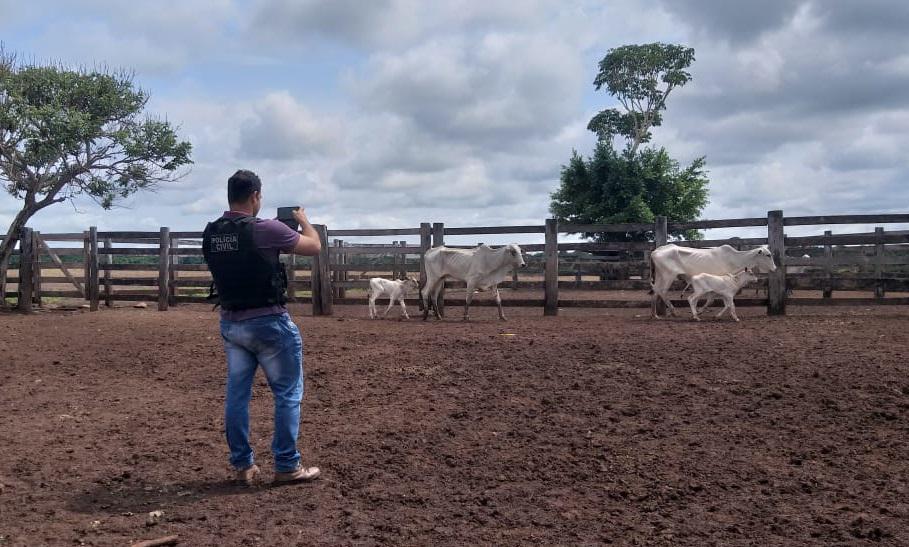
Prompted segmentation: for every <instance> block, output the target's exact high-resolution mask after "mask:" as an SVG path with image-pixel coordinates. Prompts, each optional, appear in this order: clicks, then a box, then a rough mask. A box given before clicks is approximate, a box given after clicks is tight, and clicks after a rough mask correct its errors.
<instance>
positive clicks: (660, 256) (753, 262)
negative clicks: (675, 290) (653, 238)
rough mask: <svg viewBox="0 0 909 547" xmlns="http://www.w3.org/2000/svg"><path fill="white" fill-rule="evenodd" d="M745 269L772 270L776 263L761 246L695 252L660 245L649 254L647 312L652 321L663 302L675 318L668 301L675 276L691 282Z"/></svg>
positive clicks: (729, 247) (723, 247)
mask: <svg viewBox="0 0 909 547" xmlns="http://www.w3.org/2000/svg"><path fill="white" fill-rule="evenodd" d="M745 268H749V269H755V268H759V269H761V270H767V271H771V272H772V271H775V270H776V264H775V263H774V262H773V255H772V254H771V253H770V248H769V247H767V245H761V246H760V247H757V248H756V249H751V250H750V251H736V250H735V249H734V248H733V247H732V246H730V245H722V246H720V247H711V248H707V249H697V248H692V247H680V246H678V245H674V244H672V243H670V244H668V245H662V246H660V247H658V248H656V249H654V251H653V252H652V253H650V283H651V286H652V287H653V288H652V292H653V298H652V300H651V305H650V313H651V316H653V317H654V318H657V319H658V318H659V315H657V302H658V301H659V300H662V301H663V302H665V303H666V309H667V311H668V313H669V314H670V315H675V308H674V307H673V305H672V302H671V301H670V300H669V296H668V295H669V288H670V287H671V286H672V282H673V281H675V280H676V279H677V278H678V276H680V275H681V276H683V277H684V278H685V280H686V281H688V282H690V281H691V278H692V277H693V276H695V275H697V274H700V273H708V274H713V275H726V274H731V273H735V272H739V271H741V270H744V269H745Z"/></svg>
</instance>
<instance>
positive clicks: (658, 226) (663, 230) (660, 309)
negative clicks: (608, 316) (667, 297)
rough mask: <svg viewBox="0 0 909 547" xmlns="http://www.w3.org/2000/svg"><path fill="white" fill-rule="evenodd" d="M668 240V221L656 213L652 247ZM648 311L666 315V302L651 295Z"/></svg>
mask: <svg viewBox="0 0 909 547" xmlns="http://www.w3.org/2000/svg"><path fill="white" fill-rule="evenodd" d="M668 241H669V221H668V219H667V218H666V217H665V216H662V215H658V216H657V217H656V218H655V219H654V220H653V245H654V249H656V248H659V247H662V246H663V245H666V243H667V242H668ZM650 312H651V315H654V314H655V315H656V316H658V317H662V316H664V315H666V303H665V302H663V300H662V299H661V298H657V296H656V294H653V295H651V298H650Z"/></svg>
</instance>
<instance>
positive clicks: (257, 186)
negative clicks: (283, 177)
mask: <svg viewBox="0 0 909 547" xmlns="http://www.w3.org/2000/svg"><path fill="white" fill-rule="evenodd" d="M261 191H262V181H261V180H259V177H258V176H256V174H255V173H253V172H252V171H247V170H246V169H240V170H239V171H237V172H236V173H234V174H233V175H232V176H231V177H230V178H229V179H227V201H228V203H242V202H244V201H246V200H248V199H249V196H251V195H253V194H254V193H256V192H261Z"/></svg>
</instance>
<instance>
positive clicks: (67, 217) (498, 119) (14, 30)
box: [0, 0, 909, 232]
mask: <svg viewBox="0 0 909 547" xmlns="http://www.w3.org/2000/svg"><path fill="white" fill-rule="evenodd" d="M907 28H909V2H905V1H904V0H892V1H887V0H853V1H847V0H809V1H797V0H791V1H790V0H764V1H763V2H729V1H727V0H665V1H658V0H653V1H630V0H629V1H610V0H600V1H587V0H578V1H568V0H552V1H549V0H433V1H428V0H427V1H420V0H371V1H366V0H363V1H360V0H250V1H241V0H159V1H156V2H119V1H113V0H78V1H77V0H70V1H65V2H64V1H59V2H50V1H41V0H38V1H32V2H23V1H21V0H0V40H2V41H3V42H4V43H5V46H6V49H7V50H12V51H15V52H18V53H19V54H20V57H24V58H31V59H36V60H44V59H54V60H62V61H64V62H67V63H73V64H78V65H86V66H92V65H95V64H106V65H108V66H114V67H127V68H130V69H133V70H134V71H135V73H136V79H137V81H138V82H139V83H140V85H141V86H142V87H144V88H145V89H147V90H148V91H150V93H151V94H152V96H153V99H152V101H151V103H150V105H149V108H150V111H151V112H153V113H156V114H159V115H161V116H166V117H167V118H168V119H169V120H171V121H173V122H175V123H177V124H179V125H180V126H181V129H180V133H181V135H182V136H183V137H184V138H186V139H188V140H190V141H191V142H192V143H193V146H194V160H195V165H194V166H193V167H192V170H191V172H189V173H188V174H187V175H186V177H184V178H183V180H181V181H180V182H179V183H175V184H172V185H168V186H166V187H162V188H160V189H159V191H158V192H157V193H155V194H143V195H139V196H137V197H135V198H132V199H131V200H129V201H128V202H127V203H126V204H125V207H122V208H118V209H115V210H112V211H102V210H101V209H100V208H98V207H97V206H95V205H94V204H92V203H90V202H76V203H75V204H73V205H70V204H61V205H58V206H55V207H53V208H51V209H48V210H45V211H44V212H42V213H40V214H39V215H38V216H37V217H36V218H35V219H34V220H33V222H32V225H33V226H35V227H36V228H37V229H41V230H42V231H45V232H48V231H74V230H82V229H84V228H85V227H86V226H89V225H97V226H99V227H100V228H101V229H157V227H159V226H161V225H167V226H170V227H171V229H180V230H190V229H199V228H200V227H201V226H203V225H204V223H205V221H206V220H207V219H209V218H211V217H213V216H216V215H217V214H218V213H219V211H221V210H222V209H223V204H224V201H225V185H226V179H227V177H228V176H229V175H230V174H231V173H232V172H233V171H234V170H236V169H237V168H247V169H252V170H254V171H256V172H257V173H259V175H260V176H261V177H262V180H263V182H264V184H265V191H264V194H265V211H264V212H265V213H269V212H271V211H273V209H274V208H275V207H277V206H279V205H289V204H297V203H302V204H304V205H305V206H306V207H307V210H308V211H309V213H310V216H311V218H312V219H313V221H314V222H322V223H327V224H328V225H329V226H331V227H338V228H340V227H344V228H354V227H405V226H415V225H417V224H418V223H419V222H421V221H435V222H445V223H446V224H448V225H461V226H465V225H478V224H523V223H540V222H541V221H542V219H543V218H545V217H546V216H547V209H548V204H549V193H550V192H551V191H552V190H554V189H555V188H556V186H557V185H558V176H559V170H560V167H561V165H562V164H563V163H565V162H566V161H567V159H568V158H569V157H570V155H571V151H572V149H577V150H578V151H580V152H582V153H585V154H586V153H589V152H590V151H591V149H592V147H593V143H594V139H593V135H592V134H590V133H589V132H587V131H586V129H585V127H586V125H587V121H588V120H589V118H590V117H591V116H592V115H593V114H595V113H596V112H597V111H598V110H600V109H602V108H604V107H608V106H613V103H612V101H611V100H610V97H609V96H608V95H606V94H605V93H603V92H595V91H594V89H593V86H592V83H591V82H592V80H593V78H594V76H595V74H596V68H597V67H596V65H597V62H598V61H599V59H601V58H602V57H603V56H604V55H605V54H606V52H607V50H608V49H609V48H611V47H616V46H620V45H623V44H629V43H645V42H652V41H663V42H674V43H682V44H686V45H689V46H691V47H694V48H695V50H696V61H695V63H694V64H693V66H692V68H691V72H692V73H693V75H694V79H693V81H692V82H691V83H690V84H689V85H688V86H686V87H685V88H683V89H681V90H680V91H678V92H677V93H675V94H674V96H672V97H671V98H670V101H669V109H668V112H667V115H666V116H665V121H664V124H663V126H662V127H661V128H658V129H657V130H656V131H655V143H656V144H658V145H663V146H666V147H667V148H668V150H669V151H670V153H671V154H672V155H673V156H675V157H677V158H678V159H680V160H682V161H683V162H684V161H690V160H691V159H693V158H695V157H697V156H701V155H704V156H706V157H707V164H708V167H709V170H710V179H711V192H710V199H711V203H710V205H709V206H708V207H707V210H706V211H705V214H704V217H705V218H725V217H739V216H760V215H764V214H766V211H767V210H769V209H783V210H784V211H785V213H786V214H790V215H795V214H815V213H817V214H820V213H860V212H905V211H906V210H907V209H909V184H907V181H909V154H907V153H906V149H907V146H906V145H907V143H909V93H907V92H906V90H907V89H909V33H907V32H906V29H907ZM16 208H17V203H16V202H14V201H13V200H12V199H11V198H9V197H8V196H3V197H0V225H5V224H7V223H8V222H9V221H10V220H11V218H12V215H13V214H14V212H15V210H16Z"/></svg>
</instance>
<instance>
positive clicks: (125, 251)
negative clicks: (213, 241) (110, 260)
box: [98, 244, 201, 256]
mask: <svg viewBox="0 0 909 547" xmlns="http://www.w3.org/2000/svg"><path fill="white" fill-rule="evenodd" d="M98 254H101V255H131V256H136V255H141V256H159V255H160V254H161V246H160V244H159V245H158V246H157V247H149V248H147V249H140V248H136V247H132V248H119V249H99V250H98ZM199 254H201V253H199Z"/></svg>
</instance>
